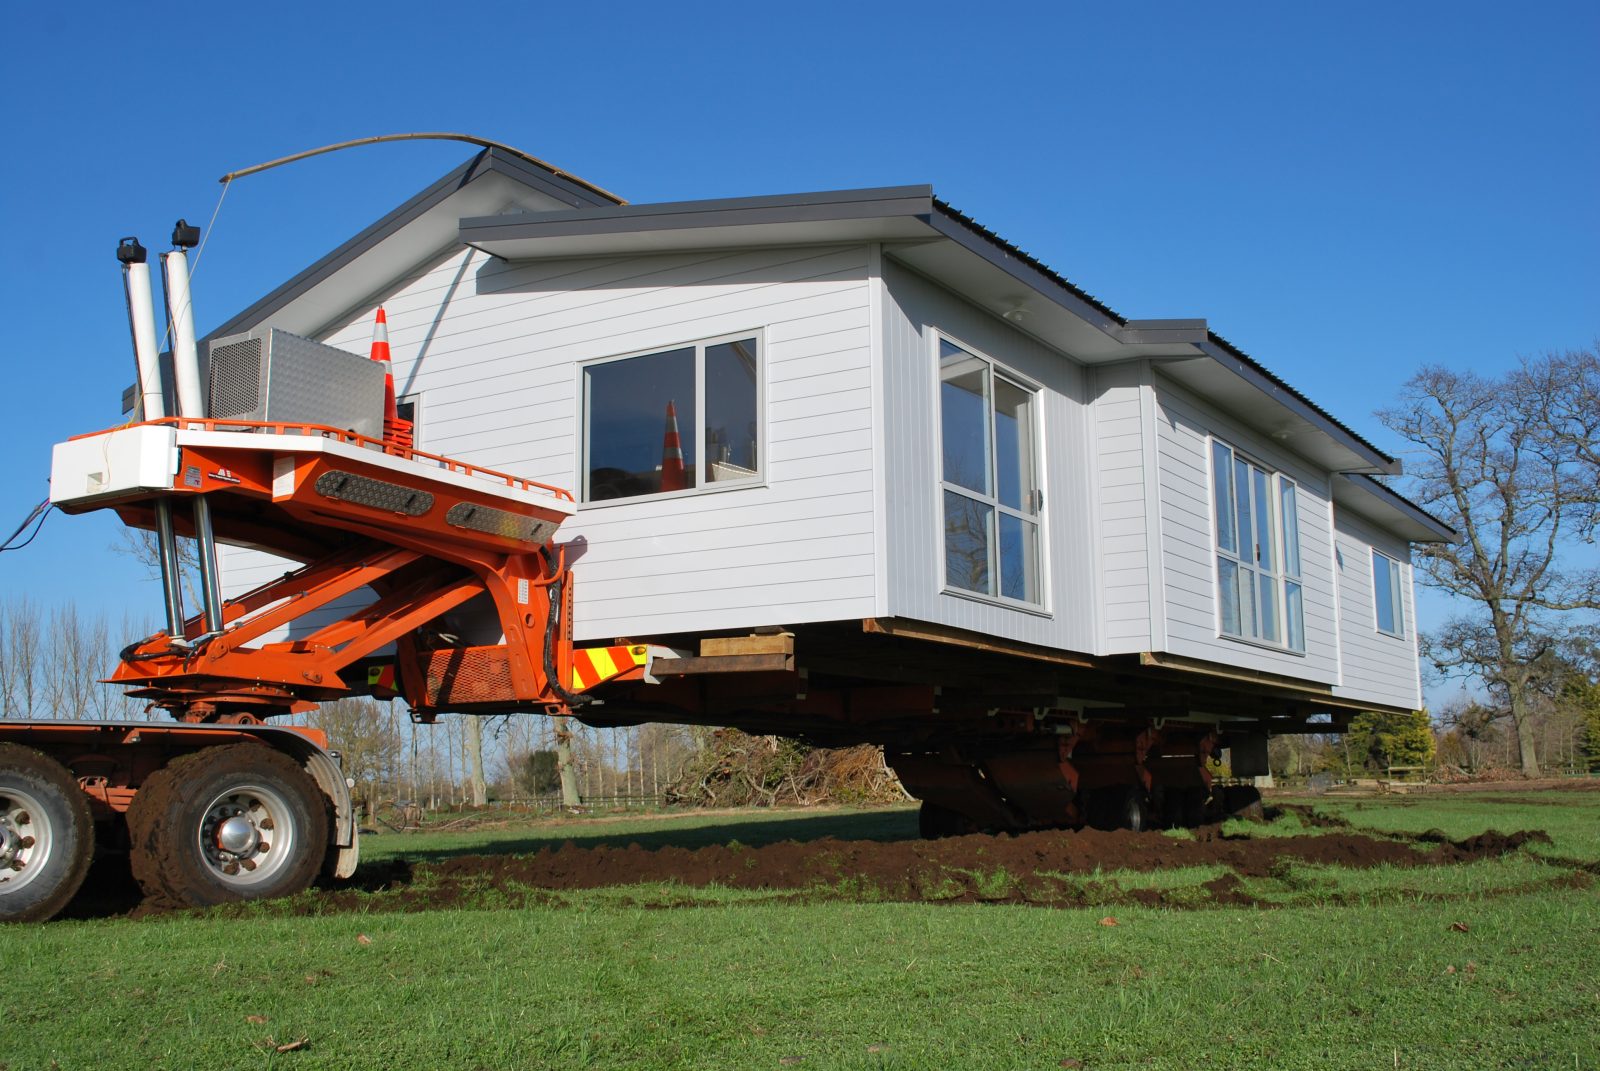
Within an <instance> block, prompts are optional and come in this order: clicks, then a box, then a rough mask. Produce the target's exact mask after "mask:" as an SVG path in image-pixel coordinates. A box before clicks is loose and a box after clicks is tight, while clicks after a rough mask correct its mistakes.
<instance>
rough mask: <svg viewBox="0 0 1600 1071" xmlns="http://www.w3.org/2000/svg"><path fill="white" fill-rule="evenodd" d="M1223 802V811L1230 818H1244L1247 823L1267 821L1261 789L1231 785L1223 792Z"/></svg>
mask: <svg viewBox="0 0 1600 1071" xmlns="http://www.w3.org/2000/svg"><path fill="white" fill-rule="evenodd" d="M1222 801H1223V802H1222V809H1223V811H1224V812H1225V814H1226V816H1227V817H1229V818H1242V819H1244V820H1245V821H1247V822H1265V821H1266V820H1267V812H1266V808H1265V807H1263V806H1262V804H1261V790H1260V789H1259V788H1254V787H1252V786H1250V785H1231V786H1229V787H1228V788H1226V789H1224V790H1223V796H1222Z"/></svg>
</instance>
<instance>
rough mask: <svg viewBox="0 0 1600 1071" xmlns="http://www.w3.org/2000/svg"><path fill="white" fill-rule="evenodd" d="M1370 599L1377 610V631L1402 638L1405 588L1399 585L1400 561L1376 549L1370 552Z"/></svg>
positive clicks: (1404, 628) (1403, 631)
mask: <svg viewBox="0 0 1600 1071" xmlns="http://www.w3.org/2000/svg"><path fill="white" fill-rule="evenodd" d="M1372 601H1373V603H1374V604H1376V606H1377V610H1378V631H1379V632H1387V633H1388V634H1389V635H1391V636H1399V637H1402V638H1403V637H1404V636H1405V634H1406V606H1405V589H1404V588H1403V587H1401V586H1400V563H1399V562H1397V561H1395V560H1394V559H1393V558H1391V557H1389V556H1388V555H1387V554H1380V553H1379V552H1377V551H1373V552H1372Z"/></svg>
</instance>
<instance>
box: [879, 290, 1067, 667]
mask: <svg viewBox="0 0 1600 1071" xmlns="http://www.w3.org/2000/svg"><path fill="white" fill-rule="evenodd" d="M883 279H884V290H885V293H884V302H883V309H884V313H883V316H884V355H883V359H884V420H885V426H886V436H885V438H886V442H887V455H888V456H887V457H886V458H885V481H884V482H885V493H886V494H887V496H888V502H887V519H888V525H889V541H888V546H889V560H888V563H887V565H888V569H889V591H888V594H889V606H888V612H889V613H890V614H892V615H894V616H897V617H907V618H912V619H915V620H919V621H932V622H937V623H940V624H946V625H951V626H954V627H957V628H964V629H971V630H972V631H974V632H982V633H988V634H990V635H993V636H1004V637H1007V638H1009V639H1015V640H1021V641H1024V642H1028V643H1038V644H1046V645H1050V646H1054V647H1060V648H1065V649H1067V650H1074V651H1092V650H1093V649H1094V648H1093V644H1094V622H1095V616H1096V615H1095V609H1094V606H1095V603H1094V599H1095V594H1094V592H1095V582H1094V544H1093V540H1092V539H1091V536H1090V523H1091V522H1090V516H1089V513H1090V511H1089V510H1087V509H1085V508H1084V504H1085V503H1088V502H1089V501H1090V493H1089V478H1090V464H1089V456H1090V451H1089V446H1088V430H1087V427H1086V417H1085V389H1086V388H1085V383H1084V378H1085V377H1084V372H1083V369H1082V367H1081V366H1080V365H1078V364H1077V363H1076V362H1075V361H1073V360H1071V359H1070V358H1068V357H1066V356H1065V355H1063V354H1062V353H1060V352H1059V351H1057V350H1054V349H1051V348H1050V347H1048V346H1046V345H1044V344H1043V343H1041V342H1039V341H1038V340H1036V339H1034V338H1032V337H1030V336H1028V335H1025V334H1023V333H1022V332H1021V331H1018V330H1016V329H1015V328H1013V327H1011V326H1010V325H1009V324H1007V323H1006V322H1005V321H1003V320H1001V319H999V318H998V317H995V316H992V315H990V314H989V313H987V312H984V311H983V310H981V309H979V308H977V307H975V306H973V305H970V304H968V303H967V302H965V301H963V300H961V299H960V298H958V297H956V296H955V295H954V294H951V293H950V292H949V291H946V290H943V289H941V288H939V287H937V286H935V285H933V284H931V283H929V282H927V281H926V280H925V279H923V278H922V277H921V276H919V275H917V274H915V273H913V272H911V271H909V270H908V269H906V268H903V267H900V266H899V265H896V264H895V263H894V262H893V261H887V260H886V261H885V263H884V266H883ZM934 330H939V331H943V332H945V333H946V334H948V335H949V336H951V337H952V338H953V339H955V340H958V341H960V342H962V343H964V344H966V345H968V346H972V347H974V348H976V349H977V350H979V351H981V352H982V353H984V354H985V355H986V356H988V357H990V358H992V359H994V360H995V361H996V362H998V363H999V364H1001V365H1003V366H1006V367H1008V368H1011V369H1012V370H1014V371H1016V372H1018V373H1020V374H1022V375H1023V376H1026V377H1027V378H1029V379H1032V380H1034V381H1035V382H1037V383H1039V384H1040V385H1041V386H1042V387H1043V388H1044V389H1043V398H1042V402H1043V405H1042V409H1043V413H1042V419H1041V426H1042V429H1043V436H1044V449H1043V451H1042V452H1043V454H1044V473H1043V475H1044V491H1045V511H1044V512H1045V518H1044V525H1045V546H1046V548H1047V550H1046V554H1045V559H1046V563H1045V580H1046V586H1045V590H1046V592H1047V593H1048V595H1047V605H1046V610H1047V612H1046V613H1031V612H1029V611H1026V610H1019V609H1014V608H1012V607H1008V606H1000V605H996V604H993V603H989V602H984V601H980V600H978V599H971V598H966V597H964V596H960V595H951V594H946V593H944V592H943V590H942V589H943V579H944V570H943V563H942V560H941V554H942V542H941V531H940V530H941V527H942V525H941V521H940V517H941V516H942V514H941V508H942V507H941V505H940V491H939V471H938V465H939V457H940V447H939V437H938V396H937V390H938V371H937V370H938V360H937V358H936V356H935V348H934V343H933V332H934Z"/></svg>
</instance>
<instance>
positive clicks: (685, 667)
mask: <svg viewBox="0 0 1600 1071" xmlns="http://www.w3.org/2000/svg"><path fill="white" fill-rule="evenodd" d="M793 669H794V655H792V654H781V653H780V654H746V655H737V654H736V655H717V656H714V657H710V658H704V657H703V658H658V659H656V660H655V661H654V662H653V663H652V664H651V666H650V672H651V673H652V674H653V675H654V676H657V677H676V676H686V675H688V674H691V673H786V672H789V671H791V670H793Z"/></svg>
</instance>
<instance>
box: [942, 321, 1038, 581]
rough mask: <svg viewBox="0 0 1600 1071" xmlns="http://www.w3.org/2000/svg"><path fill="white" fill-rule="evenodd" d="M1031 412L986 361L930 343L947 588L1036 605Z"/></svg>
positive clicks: (1023, 390) (1030, 403) (1034, 416)
mask: <svg viewBox="0 0 1600 1071" xmlns="http://www.w3.org/2000/svg"><path fill="white" fill-rule="evenodd" d="M1038 405H1039V400H1038V392H1037V391H1035V390H1033V389H1032V388H1030V387H1027V386H1024V385H1023V384H1022V383H1021V382H1020V381H1018V380H1016V379H1014V378H1012V377H1010V376H1008V375H1006V373H1005V372H1003V371H1002V370H1000V369H999V368H998V367H996V366H995V364H994V363H993V362H992V361H990V360H988V359H987V358H985V357H980V356H978V355H977V354H975V353H972V352H971V351H969V350H966V349H963V348H962V347H960V346H958V345H956V344H955V343H953V342H950V341H948V340H946V339H941V340H940V341H939V416H940V428H941V446H942V450H941V453H942V456H941V460H940V476H941V487H942V488H943V496H942V497H943V503H942V508H943V511H944V579H945V584H946V586H948V587H951V588H959V589H960V590H962V591H970V592H973V593H975V594H978V595H989V596H993V597H995V598H1000V599H1012V600H1015V601H1017V602H1023V603H1031V604H1035V605H1037V604H1039V603H1040V602H1042V601H1043V597H1042V595H1041V592H1042V591H1043V577H1042V575H1041V572H1042V571H1041V568H1040V558H1039V555H1040V536H1039V520H1040V513H1041V511H1042V509H1043V506H1044V501H1043V497H1044V496H1043V492H1041V491H1040V490H1039V470H1038V462H1037V458H1038V437H1039V420H1038Z"/></svg>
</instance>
